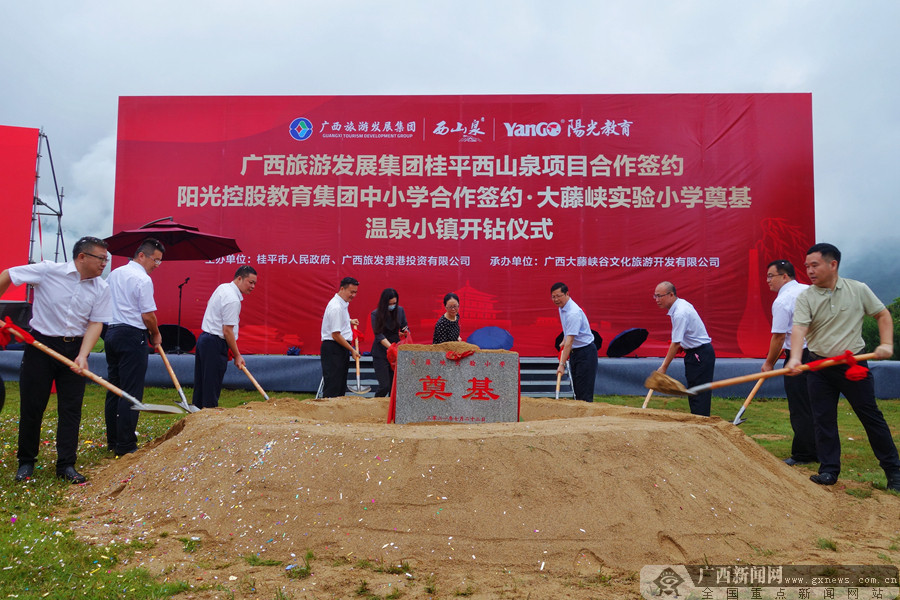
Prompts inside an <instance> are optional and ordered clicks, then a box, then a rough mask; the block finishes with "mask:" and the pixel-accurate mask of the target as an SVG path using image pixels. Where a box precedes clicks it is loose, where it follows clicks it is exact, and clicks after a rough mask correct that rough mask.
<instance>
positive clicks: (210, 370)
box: [191, 331, 228, 408]
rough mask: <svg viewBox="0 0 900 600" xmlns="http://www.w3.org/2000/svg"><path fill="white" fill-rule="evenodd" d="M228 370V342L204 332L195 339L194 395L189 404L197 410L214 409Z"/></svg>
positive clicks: (217, 404) (217, 403)
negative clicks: (191, 403)
mask: <svg viewBox="0 0 900 600" xmlns="http://www.w3.org/2000/svg"><path fill="white" fill-rule="evenodd" d="M227 368H228V342H226V341H225V340H224V339H222V338H220V337H219V336H217V335H213V334H211V333H206V332H205V331H204V332H203V333H201V334H200V337H198V338H197V349H196V350H195V351H194V393H193V395H192V396H191V402H193V404H194V406H196V407H197V408H216V407H217V406H219V394H221V393H222V380H224V379H225V369H227Z"/></svg>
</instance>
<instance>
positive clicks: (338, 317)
mask: <svg viewBox="0 0 900 600" xmlns="http://www.w3.org/2000/svg"><path fill="white" fill-rule="evenodd" d="M357 291H359V282H358V281H357V280H356V279H354V278H352V277H344V278H343V279H341V283H340V289H338V291H337V293H336V294H335V295H334V297H333V298H332V299H331V300H329V301H328V305H327V306H326V307H325V314H324V315H323V316H322V331H321V334H322V335H321V338H322V346H321V348H320V350H319V353H320V359H321V361H322V381H323V385H322V397H323V398H338V397H340V396H346V395H347V371H348V370H349V369H350V362H349V359H350V358H351V357H352V358H353V359H357V358H359V352H357V351H356V349H355V348H354V347H353V346H352V345H351V342H352V341H353V327H357V326H358V325H359V320H358V319H351V318H350V301H351V300H353V298H354V297H356V292H357Z"/></svg>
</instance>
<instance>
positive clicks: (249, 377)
mask: <svg viewBox="0 0 900 600" xmlns="http://www.w3.org/2000/svg"><path fill="white" fill-rule="evenodd" d="M241 371H243V372H244V374H245V375H246V376H247V379H249V380H250V381H251V382H252V383H253V385H254V386H255V387H256V391H258V392H259V393H260V394H262V397H263V398H265V399H266V400H268V399H269V395H268V394H267V393H266V392H264V391H263V389H262V386H261V385H259V382H258V381H256V377H254V376H253V375H251V374H250V371H249V370H248V369H247V365H244V366H243V367H241Z"/></svg>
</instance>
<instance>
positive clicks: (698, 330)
mask: <svg viewBox="0 0 900 600" xmlns="http://www.w3.org/2000/svg"><path fill="white" fill-rule="evenodd" d="M653 299H654V300H656V305H657V306H658V307H660V308H662V309H664V310H666V311H668V312H667V314H668V315H669V318H670V319H672V341H671V343H670V344H669V350H668V352H666V357H665V358H664V359H663V363H662V364H661V365H660V367H659V368H658V369H657V371H659V372H660V373H663V374H665V372H666V369H668V368H669V364H670V363H671V362H672V360H673V359H674V358H675V355H676V354H678V352H679V351H680V350H684V377H685V379H686V380H687V385H688V387H689V388H690V387H694V386H696V385H702V384H704V383H709V382H711V381H712V380H713V376H714V371H715V368H716V352H715V350H714V349H713V346H712V338H711V337H709V334H707V333H706V326H705V325H704V324H703V321H702V320H701V319H700V315H699V314H698V313H697V310H696V309H695V308H694V306H693V305H692V304H691V303H690V302H688V301H687V300H684V299H682V298H679V297H678V294H677V293H676V291H675V286H674V285H673V284H672V283H671V282H668V281H663V282H661V283H660V284H659V285H657V286H656V290H654V292H653ZM688 402H689V404H690V406H691V414H695V415H702V416H704V417H708V416H709V412H710V409H711V408H712V406H711V405H712V390H707V391H705V392H700V393H699V394H694V395H693V396H690V397H689V398H688Z"/></svg>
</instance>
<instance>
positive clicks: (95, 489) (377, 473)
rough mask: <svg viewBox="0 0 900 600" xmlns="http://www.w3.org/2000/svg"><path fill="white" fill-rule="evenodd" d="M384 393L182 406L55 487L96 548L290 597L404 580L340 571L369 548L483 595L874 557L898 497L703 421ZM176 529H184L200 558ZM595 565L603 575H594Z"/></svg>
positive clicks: (610, 593) (372, 555) (895, 516)
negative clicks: (836, 479) (679, 567)
mask: <svg viewBox="0 0 900 600" xmlns="http://www.w3.org/2000/svg"><path fill="white" fill-rule="evenodd" d="M387 408H388V407H387V401H386V400H384V399H361V398H337V399H328V400H322V401H313V400H307V401H303V402H300V401H297V400H293V399H275V400H270V401H269V402H265V403H252V404H249V405H246V406H244V407H240V408H236V409H228V410H205V411H202V412H200V413H197V414H194V415H190V416H188V417H186V418H185V419H183V420H181V421H180V422H179V423H178V424H177V425H176V426H175V427H174V428H173V429H172V430H171V431H170V432H169V433H168V434H167V435H166V436H164V438H161V439H160V440H157V441H156V442H154V443H153V444H151V445H149V446H148V447H147V448H144V449H142V450H141V451H139V452H138V453H136V454H134V455H130V456H128V457H126V458H124V459H120V460H117V461H114V462H111V463H110V464H109V465H108V466H105V467H104V468H102V469H100V470H98V471H97V472H95V473H92V474H91V475H92V478H91V481H90V485H87V486H84V487H83V488H81V489H78V490H77V491H74V492H73V494H74V497H75V498H76V500H77V501H78V502H80V503H81V505H82V509H83V510H82V514H81V517H82V520H81V522H80V523H78V524H76V526H75V529H76V531H77V532H78V533H79V534H80V535H81V536H83V537H86V538H89V539H92V540H94V541H96V542H97V543H103V544H106V543H109V541H110V540H111V539H116V540H117V541H120V542H121V541H124V540H125V539H135V538H140V539H145V540H147V539H150V540H153V541H154V542H155V543H156V544H157V546H156V547H155V548H154V549H153V550H151V551H148V552H145V553H144V554H142V555H140V556H136V559H137V560H138V561H139V562H140V563H142V564H143V565H144V566H146V567H148V568H151V569H155V570H156V572H163V571H166V572H171V577H174V578H179V577H180V578H182V579H184V578H187V575H186V573H189V574H190V575H191V576H196V577H193V578H194V579H197V577H199V579H200V580H203V581H206V582H218V585H223V586H225V587H226V588H228V586H229V585H231V587H230V588H228V589H231V590H234V591H236V592H237V593H238V595H237V596H236V597H242V596H240V594H239V592H240V589H238V587H237V585H236V584H235V583H233V582H235V581H237V582H238V583H239V582H240V581H241V580H242V579H241V578H243V577H247V576H248V575H247V570H248V569H249V570H250V571H252V572H253V577H254V581H255V584H254V585H256V586H257V587H259V586H262V587H263V588H266V586H268V587H270V588H272V589H274V588H275V587H285V586H288V587H286V588H285V589H287V590H289V591H291V593H294V594H295V597H305V596H302V595H298V594H301V592H306V591H309V590H318V591H322V592H326V593H329V594H332V595H334V597H344V596H343V595H342V594H345V593H346V594H347V597H352V595H353V594H352V593H350V592H348V590H350V588H349V587H347V586H348V585H350V586H356V585H358V583H359V580H360V579H366V578H368V580H369V581H373V580H375V579H377V578H379V577H382V578H390V577H393V580H391V581H393V583H391V582H390V581H388V583H384V582H382V583H381V584H382V585H400V584H401V581H403V580H404V576H403V575H395V576H388V575H383V576H382V575H380V574H374V573H368V574H367V575H366V576H362V575H361V574H360V572H359V571H360V570H359V568H355V570H354V567H353V566H352V565H353V563H356V561H358V560H360V559H369V560H374V561H383V562H384V563H385V564H388V563H391V564H398V563H400V562H402V561H405V562H408V563H409V564H410V566H411V568H412V569H413V571H414V573H418V574H419V575H418V577H419V579H420V580H421V579H422V578H423V577H424V575H422V574H423V573H424V574H427V573H433V574H434V575H432V576H431V577H432V578H437V579H438V580H439V581H441V582H442V583H441V584H440V585H443V586H444V590H448V588H449V589H453V588H454V587H456V588H458V589H466V586H467V585H468V586H470V590H471V591H473V592H474V596H473V597H484V598H492V597H510V598H514V597H524V596H525V595H524V594H521V595H516V594H517V592H516V589H518V588H517V586H519V585H525V584H527V585H528V586H530V587H529V588H528V589H536V590H540V591H539V592H537V593H538V595H537V596H534V597H544V598H549V597H572V598H582V597H583V598H597V597H610V598H612V597H622V595H623V594H627V595H629V596H630V595H636V594H637V589H638V586H637V582H636V581H631V582H628V581H627V577H628V575H629V574H633V573H636V572H638V571H639V570H640V568H641V567H642V566H643V565H645V564H663V563H666V564H668V563H676V564H682V563H694V564H696V563H702V562H707V561H708V562H710V563H712V564H716V563H719V564H724V563H728V564H733V563H735V562H743V563H753V564H761V563H785V564H788V563H792V564H795V563H814V564H826V563H828V564H830V563H843V564H880V563H881V562H882V561H880V560H879V559H878V558H877V554H878V553H882V552H885V551H886V550H887V548H888V547H889V546H890V544H891V540H890V538H891V537H892V536H896V535H898V529H900V498H896V497H894V496H891V495H889V494H886V493H882V492H878V491H875V492H874V493H873V495H872V497H871V498H868V499H865V500H859V499H856V498H853V497H851V496H849V495H847V494H845V493H843V491H842V487H843V486H842V485H838V486H835V488H831V489H823V488H820V487H818V486H815V485H814V484H812V483H810V482H809V480H808V472H806V471H802V470H796V469H794V470H792V469H791V468H789V467H787V466H785V465H784V464H783V463H781V462H780V461H779V460H777V459H775V458H773V457H772V456H771V455H770V454H768V453H767V452H765V451H764V450H762V449H761V448H760V447H759V446H758V445H757V444H756V443H755V442H754V441H753V440H751V439H750V438H748V437H747V436H745V435H744V434H743V433H742V432H741V430H740V429H739V428H736V427H734V426H732V425H730V424H729V423H726V422H724V421H721V420H719V419H704V418H701V417H694V416H692V415H685V414H679V413H670V412H665V411H655V410H643V411H642V410H639V409H630V408H623V407H616V406H610V405H605V404H599V403H598V404H586V403H582V402H574V401H554V400H549V399H529V398H523V399H522V411H521V412H522V422H520V423H502V424H480V425H465V424H453V425H447V424H444V425H435V424H432V425H405V426H398V425H387V424H385V423H384V421H385V416H386V414H387ZM163 532H165V534H170V535H168V536H167V537H160V533H163ZM179 537H187V538H198V540H197V541H198V542H199V543H200V547H201V550H200V554H199V555H198V556H204V557H205V558H204V559H203V560H202V561H198V560H196V559H194V557H193V556H191V555H187V554H185V553H184V552H183V550H182V548H181V546H182V543H181V542H176V541H175V538H179ZM818 538H828V539H831V540H834V541H836V542H837V545H838V549H839V551H838V552H837V553H835V552H833V551H829V550H820V549H818V548H817V546H816V540H817V539H818ZM307 550H312V551H313V552H314V553H315V555H316V556H317V557H328V558H329V561H328V563H327V564H326V563H321V562H320V563H317V565H314V566H316V568H314V572H315V573H316V574H315V575H314V576H313V577H311V578H309V579H306V580H299V581H292V580H288V579H287V578H286V577H285V575H284V571H283V568H284V567H277V568H276V567H269V568H268V569H265V568H262V567H255V569H256V570H255V571H254V570H253V569H254V567H251V566H249V565H247V564H246V563H245V562H243V561H241V560H240V557H242V556H249V555H259V556H260V557H263V558H273V559H278V560H281V561H285V565H287V564H290V563H292V562H294V563H296V562H298V561H299V558H298V557H300V556H302V555H303V554H305V553H306V551H307ZM148 554H149V556H148ZM338 558H343V559H344V561H343V562H344V563H346V564H345V565H344V566H343V567H342V566H341V565H340V564H337V563H334V559H338ZM217 563H218V567H220V568H217V566H216V565H217ZM223 565H224V566H223ZM348 565H349V566H348ZM598 570H602V572H603V573H606V574H607V575H610V574H611V575H613V576H614V581H613V582H612V583H607V584H605V585H602V584H600V583H597V577H596V575H597V573H598ZM198 572H199V573H200V575H197V573H198ZM229 573H234V574H230V575H229ZM266 573H268V575H265V574H266ZM229 577H232V578H234V579H229ZM623 578H624V579H625V580H624V581H623ZM409 580H410V577H406V584H405V585H407V586H410V585H411V583H410V582H409ZM229 581H231V582H232V583H231V584H229ZM385 581H387V579H385ZM460 582H462V583H460ZM466 582H467V583H466ZM586 582H587V583H586ZM329 586H331V587H329ZM341 586H344V588H346V589H344V588H342V587H341ZM423 586H424V584H422V585H420V587H419V588H414V587H413V588H409V589H408V595H407V596H404V597H419V596H416V595H415V593H424V592H423ZM534 586H537V587H536V588H535V587H534ZM385 589H387V588H385ZM417 590H418V591H417ZM518 592H521V589H519V590H518ZM221 593H222V592H221V591H218V592H216V591H215V590H207V591H206V592H202V593H201V594H200V595H196V594H195V595H194V597H210V598H212V597H220V596H219V595H220V594H221ZM479 594H482V595H479ZM506 594H509V595H506ZM248 597H250V596H248ZM269 597H271V594H270V595H269ZM309 597H319V596H309ZM329 597H332V596H329ZM421 597H427V595H423V596H421Z"/></svg>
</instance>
